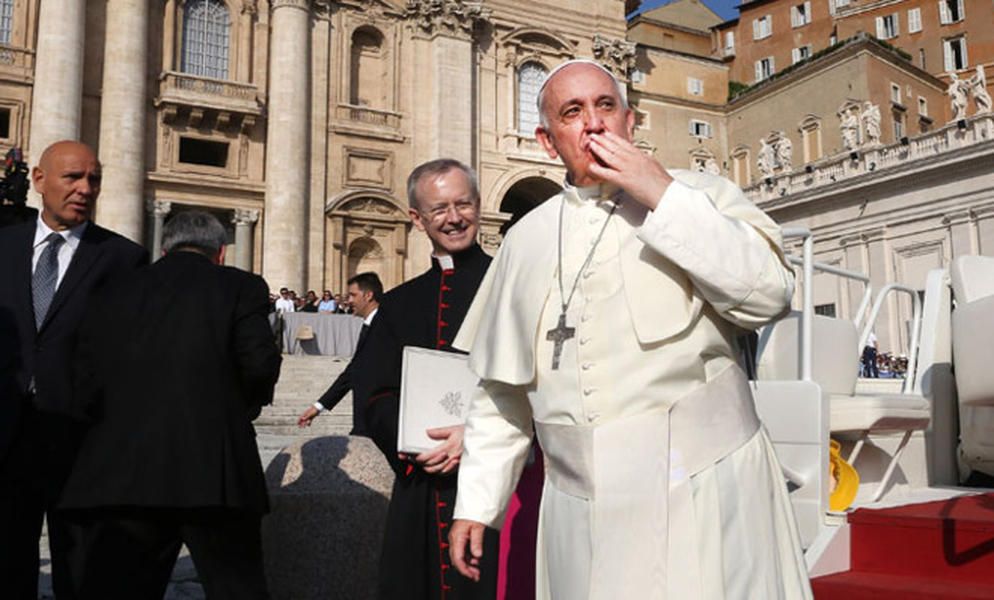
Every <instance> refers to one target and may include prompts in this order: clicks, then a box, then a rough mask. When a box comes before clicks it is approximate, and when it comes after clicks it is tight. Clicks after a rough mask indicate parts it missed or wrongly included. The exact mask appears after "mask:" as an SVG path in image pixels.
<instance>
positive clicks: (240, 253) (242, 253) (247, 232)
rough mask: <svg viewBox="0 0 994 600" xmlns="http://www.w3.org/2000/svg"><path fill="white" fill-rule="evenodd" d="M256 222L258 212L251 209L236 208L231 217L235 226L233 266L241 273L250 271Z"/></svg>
mask: <svg viewBox="0 0 994 600" xmlns="http://www.w3.org/2000/svg"><path fill="white" fill-rule="evenodd" d="M258 221H259V211H257V210H251V209H244V208H237V209H235V214H234V215H233V216H232V217H231V222H232V223H234V224H235V266H236V267H238V268H239V269H241V270H243V271H249V272H251V271H252V248H253V247H254V246H255V224H256V222H258Z"/></svg>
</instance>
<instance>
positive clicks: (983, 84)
mask: <svg viewBox="0 0 994 600" xmlns="http://www.w3.org/2000/svg"><path fill="white" fill-rule="evenodd" d="M968 85H969V88H970V95H971V96H973V104H974V105H975V106H976V107H977V112H976V114H978V115H980V114H985V113H989V112H991V95H990V93H989V92H988V91H987V76H986V75H985V74H984V65H977V74H976V75H974V76H973V77H971V78H970V79H969V82H968Z"/></svg>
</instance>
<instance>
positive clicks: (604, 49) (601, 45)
mask: <svg viewBox="0 0 994 600" xmlns="http://www.w3.org/2000/svg"><path fill="white" fill-rule="evenodd" d="M591 49H592V50H593V52H594V58H596V59H597V60H598V61H600V63H601V64H602V65H604V67H605V68H606V69H607V70H608V71H611V72H612V73H614V74H615V76H617V77H618V78H620V79H621V80H622V81H627V80H628V72H629V71H631V70H632V69H633V68H635V42H629V41H627V40H623V39H613V38H609V37H606V36H603V35H601V34H599V33H595V34H594V39H593V45H592V48H591Z"/></svg>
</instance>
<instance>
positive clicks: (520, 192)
mask: <svg viewBox="0 0 994 600" xmlns="http://www.w3.org/2000/svg"><path fill="white" fill-rule="evenodd" d="M562 189H563V188H562V186H560V185H558V184H555V183H553V182H552V181H550V180H548V179H546V178H544V177H526V178H525V179H522V180H521V181H518V182H516V183H515V184H514V185H512V186H511V189H509V190H507V193H506V194H504V198H503V199H502V200H501V201H500V211H501V212H504V213H510V215H511V219H510V220H509V221H508V222H507V223H504V225H502V226H501V228H500V234H501V235H502V236H503V235H504V234H506V233H507V231H508V230H509V229H510V228H511V227H513V226H514V224H515V223H517V222H518V220H520V219H521V217H523V216H525V215H526V214H528V212H529V211H531V209H533V208H535V207H536V206H538V205H539V204H541V203H543V202H545V201H546V200H548V199H549V198H551V197H553V196H555V195H556V194H558V193H559V192H561V191H562Z"/></svg>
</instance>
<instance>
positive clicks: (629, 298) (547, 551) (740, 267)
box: [0, 60, 811, 600]
mask: <svg viewBox="0 0 994 600" xmlns="http://www.w3.org/2000/svg"><path fill="white" fill-rule="evenodd" d="M537 108H538V111H539V115H540V125H539V126H538V127H537V129H536V131H535V133H536V138H537V139H538V142H539V144H540V145H541V147H542V148H543V149H544V150H545V151H546V153H547V154H548V156H549V158H550V159H558V160H560V161H561V162H562V164H563V166H564V167H565V169H566V172H567V178H566V181H565V184H564V190H563V191H562V192H561V193H559V194H557V195H556V196H554V197H552V198H550V199H549V200H548V201H547V202H545V203H543V204H542V205H540V206H539V207H537V208H536V209H534V210H533V211H532V212H530V213H529V214H527V215H526V216H525V217H523V218H522V219H521V220H520V221H518V222H517V224H515V225H514V227H512V228H511V229H510V230H509V231H508V233H507V236H506V237H505V239H504V241H503V244H502V246H501V248H500V250H499V251H498V253H497V254H496V256H494V257H491V256H489V255H488V254H486V253H485V252H484V251H483V249H482V248H481V247H480V246H479V244H478V242H477V238H478V234H479V225H480V212H481V210H480V209H481V206H480V204H481V201H480V191H479V184H478V181H477V176H476V173H475V172H474V171H473V169H472V168H470V167H469V166H467V165H465V164H463V163H461V162H459V161H457V160H453V159H448V158H441V159H435V160H430V161H428V162H426V163H424V164H422V165H420V166H418V167H417V168H416V169H415V170H414V171H413V172H412V173H411V174H410V175H409V177H408V181H407V196H408V201H409V207H408V215H409V217H410V220H411V222H412V224H413V225H414V227H415V228H416V229H417V230H419V231H421V232H423V233H424V235H426V236H427V238H428V240H429V241H430V244H431V249H432V264H431V267H430V268H429V269H428V270H427V271H426V272H424V273H422V274H421V275H419V276H417V277H414V278H412V279H410V280H409V281H407V282H405V283H404V284H402V285H400V286H397V287H396V288H394V289H392V290H390V291H388V292H386V293H384V292H383V289H382V284H381V282H380V281H379V279H378V278H377V277H376V276H375V274H368V273H367V274H358V275H356V276H355V277H353V278H351V279H350V280H349V289H348V292H347V295H348V300H345V299H343V297H342V296H341V295H340V294H338V295H334V294H331V293H330V292H329V291H326V292H325V293H323V294H322V296H321V297H320V298H319V297H318V296H317V294H316V293H314V292H313V291H309V292H308V293H306V294H305V295H304V296H303V297H300V296H298V295H297V294H296V293H294V292H292V291H291V290H289V289H286V288H284V289H281V290H280V293H279V294H278V295H276V296H273V295H269V294H268V290H269V288H268V286H267V284H266V282H265V281H264V280H263V279H262V278H261V277H259V276H257V275H254V274H251V273H246V272H243V271H240V270H237V269H233V268H228V267H224V266H222V265H223V263H224V253H225V246H224V240H225V236H224V230H223V227H222V226H221V225H220V223H219V222H218V221H217V220H216V219H215V218H214V217H212V216H211V215H209V214H208V213H205V212H201V211H183V212H179V213H177V214H175V215H173V216H171V217H170V218H169V219H168V220H167V221H166V223H165V226H164V233H163V242H162V247H163V251H164V256H163V257H162V258H161V259H159V260H157V261H156V262H155V263H153V264H151V265H149V264H148V255H147V253H146V252H145V251H144V250H143V249H142V248H141V247H139V246H138V245H136V244H134V243H132V242H130V241H128V240H126V239H125V238H123V237H121V236H119V235H117V234H115V233H113V232H110V231H108V230H106V229H103V228H101V227H99V226H98V225H96V224H95V223H93V222H92V221H91V217H92V214H93V210H94V205H95V203H96V200H97V196H98V195H99V190H100V181H101V166H100V163H99V161H97V159H96V156H95V154H94V153H93V151H92V150H91V149H90V148H89V147H87V146H85V145H84V144H81V143H79V142H73V141H66V142H59V143H57V144H54V145H52V146H51V147H49V148H48V149H47V150H46V151H45V152H44V154H43V155H42V156H41V159H40V161H39V163H38V166H37V167H35V169H34V170H33V171H32V180H33V183H34V186H35V189H36V190H37V191H38V193H39V194H40V195H41V197H42V211H41V214H40V215H39V217H38V219H37V221H35V222H29V223H24V224H22V225H18V226H12V227H8V228H3V229H0V256H3V257H4V260H3V261H0V366H2V367H3V370H2V371H0V392H2V394H3V396H2V401H0V478H2V479H3V481H4V485H3V486H2V487H0V580H2V581H3V582H4V585H5V593H7V597H11V598H15V599H17V600H22V599H30V600H35V598H36V597H37V581H38V563H39V560H38V543H39V536H40V533H41V526H42V519H43V517H44V518H47V519H48V527H49V542H50V548H51V553H52V573H53V582H54V588H55V594H56V597H57V598H58V600H73V599H77V598H78V599H81V600H89V599H94V600H96V599H100V600H104V599H114V598H128V599H132V598H137V599H146V598H149V599H151V598H161V597H162V595H163V593H164V591H165V589H166V585H167V583H168V579H169V574H170V572H171V570H172V566H173V563H174V562H175V560H176V557H177V554H178V552H179V550H180V546H181V545H182V544H184V543H185V544H186V545H187V546H188V547H189V549H190V552H191V556H192V558H193V561H194V564H195V565H196V568H197V571H198V574H199V575H200V579H201V581H202V583H203V585H204V588H205V590H206V593H207V597H208V598H211V599H212V600H213V599H218V598H220V599H224V598H232V599H235V598H238V599H253V598H259V599H262V598H268V597H269V593H268V590H267V587H266V585H267V584H266V580H265V577H264V575H263V563H262V544H261V535H260V523H261V519H262V517H263V515H264V514H265V513H266V512H267V511H268V510H269V504H268V496H267V492H266V487H265V482H264V477H263V473H262V466H261V464H260V459H259V454H258V449H257V447H256V442H255V435H254V432H253V429H252V425H251V421H252V420H253V419H254V418H255V417H257V416H258V415H259V414H260V411H261V409H262V407H263V406H264V405H266V404H268V403H270V402H272V398H273V389H274V386H275V382H276V380H277V378H278V376H279V370H280V363H281V356H280V354H279V351H278V349H277V347H276V345H275V344H274V343H273V335H272V330H271V329H270V324H269V313H270V312H273V311H275V312H277V313H280V312H290V311H298V310H309V311H312V312H338V311H340V310H341V311H345V310H348V309H349V308H351V309H352V311H353V312H354V314H355V315H356V316H358V317H361V318H363V319H364V323H363V328H362V332H361V334H360V339H359V343H358V347H357V349H356V352H355V354H354V356H353V359H352V361H351V362H350V363H349V365H348V368H347V369H346V371H345V372H343V374H342V376H340V377H339V378H338V379H337V380H336V381H335V382H333V383H332V385H331V386H330V387H329V389H328V392H326V393H325V394H324V395H323V396H322V397H321V398H320V399H319V401H318V402H317V403H315V404H314V406H312V407H310V408H309V409H308V410H307V411H306V412H305V413H303V414H302V415H301V416H300V418H299V424H300V425H301V426H307V425H309V424H310V423H312V422H313V419H314V418H316V417H317V416H318V415H319V414H320V413H321V412H322V411H326V410H331V409H332V408H333V407H334V406H335V405H336V404H337V403H338V402H339V401H340V400H341V398H342V397H343V396H344V395H345V393H346V392H347V391H348V390H351V392H352V395H353V432H352V433H353V434H355V435H362V436H367V437H369V438H371V439H372V441H373V442H374V443H375V445H376V446H377V447H378V448H379V450H380V451H381V452H382V453H383V456H384V457H385V459H386V460H387V462H388V463H389V465H390V467H391V469H392V470H393V473H394V475H395V479H394V484H393V490H392V493H391V497H390V504H389V508H388V511H387V516H386V522H385V527H384V532H385V533H384V539H383V544H382V553H381V560H380V564H379V586H378V598H380V599H382V600H428V599H436V598H443V599H445V600H495V599H497V598H498V594H499V591H498V590H499V589H503V590H504V591H503V592H502V593H503V597H504V598H507V599H515V600H518V599H525V598H536V599H537V600H550V599H553V598H569V599H577V600H581V599H586V600H606V599H613V598H640V599H643V600H662V599H666V598H669V599H675V598H679V599H681V600H682V599H709V600H710V599H723V598H728V599H733V598H756V597H763V598H774V597H775V598H784V599H787V600H792V599H795V598H798V599H807V598H811V590H810V585H809V583H808V578H807V571H806V568H805V565H804V560H803V556H802V553H801V547H800V539H799V535H798V531H797V527H796V523H795V522H794V519H793V515H792V512H791V511H792V509H791V506H790V503H789V500H788V497H787V490H786V486H785V484H784V481H783V477H782V473H781V470H780V467H779V465H778V462H777V459H776V456H775V454H774V452H773V448H772V445H771V443H770V441H769V439H768V437H767V435H766V433H765V430H764V429H763V427H762V426H761V425H760V422H759V419H758V417H757V416H756V412H755V407H754V406H753V400H752V396H751V394H750V391H749V387H748V384H747V381H746V375H745V372H744V370H743V368H742V365H741V361H740V355H741V354H740V349H739V348H738V347H737V341H736V340H737V339H738V338H739V337H740V336H741V334H742V333H743V332H744V331H749V330H755V329H756V328H758V327H760V326H762V325H764V324H766V323H768V322H770V321H772V320H774V319H776V318H779V317H780V316H781V315H783V314H784V313H785V312H786V311H787V310H788V309H789V304H790V299H791V296H792V293H793V285H794V280H793V272H792V271H791V269H790V267H789V266H788V264H787V261H786V259H785V257H784V254H783V249H782V238H781V234H780V229H779V227H778V226H777V225H776V224H775V223H774V222H773V221H772V220H771V219H770V218H769V217H767V216H766V215H765V214H764V213H763V212H762V211H760V210H759V209H758V208H756V207H755V205H753V204H752V203H751V202H749V201H748V200H747V199H746V198H745V196H744V195H743V194H742V192H741V190H739V189H738V188H737V187H736V186H735V185H734V184H732V183H731V182H729V181H727V180H725V179H723V178H721V177H717V176H714V175H710V174H705V173H693V172H688V171H680V170H668V169H665V168H664V167H663V166H662V165H661V164H659V163H658V162H657V161H656V160H655V159H653V158H652V157H651V156H648V155H646V154H645V153H643V152H642V151H641V150H639V149H638V148H637V147H636V146H635V145H634V144H633V143H632V131H633V127H634V119H635V117H634V113H633V112H632V110H631V109H630V108H629V107H628V104H627V101H626V99H625V94H624V89H623V87H622V86H621V84H620V83H619V82H618V81H617V79H615V77H614V76H613V75H612V74H611V72H610V71H608V70H606V69H605V68H604V67H602V66H601V65H599V64H598V63H595V62H593V61H587V60H571V61H567V62H565V63H564V64H562V65H560V66H559V67H557V68H556V69H554V70H552V71H551V72H550V73H549V75H548V76H547V78H546V80H545V82H544V83H543V84H542V86H541V88H540V90H539V94H538V104H537ZM410 346H415V347H420V348H431V349H435V350H439V351H443V352H462V353H468V354H469V358H468V368H469V369H471V370H472V372H473V373H474V374H475V376H476V377H478V378H479V385H478V386H477V387H476V388H475V389H474V390H473V391H472V394H471V397H469V398H465V399H464V400H465V411H466V421H465V424H464V425H457V426H451V427H439V428H432V429H428V430H427V435H428V436H429V437H430V438H431V439H433V440H435V441H436V442H437V446H435V447H434V448H432V449H430V450H427V451H424V452H421V453H419V454H416V455H411V454H407V453H401V452H399V451H398V447H397V437H398V436H397V432H398V427H399V425H400V423H399V418H400V415H399V404H400V388H401V377H402V371H403V366H402V365H403V352H404V348H405V347H410ZM433 375H435V376H437V377H446V373H444V372H439V373H437V374H433ZM539 498H541V507H540V508H539V504H538V502H539V501H538V499H539ZM743 499H746V500H748V501H743ZM512 504H516V505H518V506H530V507H531V508H532V509H533V510H530V511H529V510H519V511H515V512H513V514H512V513H511V511H509V510H508V507H509V506H510V505H512ZM522 515H526V517H527V516H529V515H530V518H526V517H522ZM538 515H540V516H538ZM538 520H540V522H541V526H540V527H539V526H538V524H537V521H538ZM329 526H334V524H333V523H330V524H329ZM512 538H513V539H514V540H516V541H515V543H516V545H515V551H514V552H511V553H510V556H509V557H508V561H518V564H519V565H523V566H524V568H523V569H514V572H516V573H518V574H519V577H518V578H517V579H515V580H509V579H508V571H510V570H511V569H510V567H506V568H507V569H508V571H505V572H503V573H502V572H501V569H502V566H501V564H502V562H501V561H500V557H501V555H502V552H504V553H505V554H506V553H507V552H506V550H507V544H508V541H509V540H510V539H512ZM522 540H528V541H527V542H523V541H522ZM504 564H505V565H506V564H508V563H504ZM521 573H529V576H527V577H520V574H521ZM501 580H503V582H504V583H503V585H499V582H500V581H501Z"/></svg>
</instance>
